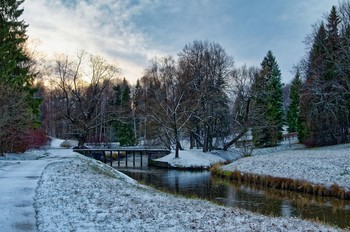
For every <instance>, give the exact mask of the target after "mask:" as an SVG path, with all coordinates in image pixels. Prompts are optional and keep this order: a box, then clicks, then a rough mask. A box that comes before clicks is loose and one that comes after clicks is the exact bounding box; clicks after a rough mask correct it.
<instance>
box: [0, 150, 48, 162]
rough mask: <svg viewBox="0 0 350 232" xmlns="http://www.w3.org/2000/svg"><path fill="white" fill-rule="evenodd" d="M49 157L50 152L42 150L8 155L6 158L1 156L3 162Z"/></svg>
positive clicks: (0, 159)
mask: <svg viewBox="0 0 350 232" xmlns="http://www.w3.org/2000/svg"><path fill="white" fill-rule="evenodd" d="M46 156H48V152H47V151H46V150H44V149H42V150H39V149H38V150H29V151H26V152H24V153H6V154H5V155H4V156H0V161H2V160H37V159H41V158H44V157H46Z"/></svg>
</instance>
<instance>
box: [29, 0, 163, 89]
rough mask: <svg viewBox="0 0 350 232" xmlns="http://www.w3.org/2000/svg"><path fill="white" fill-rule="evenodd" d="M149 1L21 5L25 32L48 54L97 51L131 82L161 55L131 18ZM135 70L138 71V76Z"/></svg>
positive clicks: (40, 0)
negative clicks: (148, 62)
mask: <svg viewBox="0 0 350 232" xmlns="http://www.w3.org/2000/svg"><path fill="white" fill-rule="evenodd" d="M148 4H150V2H149V1H142V3H141V2H140V3H138V4H135V5H133V4H130V3H129V2H128V1H123V0H120V1H115V0H100V1H82V0H80V1H54V0H30V1H26V2H25V4H24V5H23V6H24V20H25V21H26V23H28V24H29V28H28V35H29V36H30V38H32V39H33V38H34V39H35V38H37V39H39V40H40V41H41V43H40V47H39V48H38V49H40V50H41V51H45V52H46V53H47V54H49V55H53V54H56V53H64V54H68V55H74V54H76V52H77V51H78V50H86V51H87V52H90V53H93V54H98V55H102V56H104V57H106V58H107V59H108V60H111V61H112V62H114V60H116V61H117V62H118V63H119V64H120V65H123V66H122V67H120V68H121V69H122V71H123V72H124V75H125V76H127V77H130V79H131V80H130V81H131V82H134V81H135V80H136V79H137V78H140V73H142V72H141V71H140V70H142V69H143V68H144V67H145V66H146V65H147V60H149V59H150V58H152V57H153V56H155V55H158V54H163V53H162V52H160V51H157V50H155V49H152V48H151V46H150V45H149V44H150V41H149V40H148V39H147V38H146V36H145V35H144V34H143V33H141V32H139V30H138V29H137V28H135V26H134V24H133V22H132V17H134V16H135V15H137V14H139V13H140V12H141V10H142V9H144V8H145V7H147V5H148ZM136 73H139V75H137V74H136Z"/></svg>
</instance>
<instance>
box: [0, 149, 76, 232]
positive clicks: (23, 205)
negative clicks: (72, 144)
mask: <svg viewBox="0 0 350 232" xmlns="http://www.w3.org/2000/svg"><path fill="white" fill-rule="evenodd" d="M50 150H51V149H49V150H48V152H49V153H50V155H48V156H47V157H45V158H42V159H39V160H16V161H6V162H8V163H11V165H8V166H5V167H3V168H1V169H0V231H6V232H11V231H37V226H36V218H35V210H34V206H33V205H34V197H35V189H36V188H37V185H38V180H39V178H40V176H41V174H42V173H43V171H44V169H45V167H46V166H47V165H48V164H49V163H52V162H58V161H62V160H63V159H66V158H73V157H76V155H75V154H74V153H73V152H72V151H70V150H66V149H55V152H52V153H54V154H55V155H52V153H51V152H50ZM12 162H13V163H12Z"/></svg>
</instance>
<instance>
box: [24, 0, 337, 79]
mask: <svg viewBox="0 0 350 232" xmlns="http://www.w3.org/2000/svg"><path fill="white" fill-rule="evenodd" d="M337 4H338V0H310V1H301V0H295V1H287V0H261V1H243V0H217V1H211V0H203V1H202V0H201V1H198V0H178V1H162V0H142V1H141V0H140V1H138V0H99V1H90V0H27V1H25V3H24V4H23V6H24V16H23V17H24V20H25V22H26V23H28V24H29V28H28V35H29V37H30V38H31V39H38V40H40V41H41V42H40V45H39V46H38V47H37V49H38V50H39V51H41V52H45V53H46V54H48V55H51V56H52V55H54V54H57V53H60V54H61V53H64V54H67V55H70V56H74V55H75V54H76V53H77V51H78V50H86V51H87V52H89V53H92V54H96V55H101V56H103V57H105V58H106V59H107V60H108V61H110V62H111V63H117V64H118V66H119V68H120V69H121V70H122V72H123V73H122V76H123V77H126V78H127V79H129V81H130V82H132V83H135V81H136V79H138V78H141V77H142V74H143V70H144V69H145V68H147V66H148V65H149V60H150V59H152V58H153V57H155V56H165V55H172V56H176V55H177V54H178V53H179V52H180V51H181V50H182V48H183V47H184V46H185V45H186V44H188V43H191V42H193V40H209V41H215V42H218V43H220V44H221V45H222V47H223V48H224V49H225V50H226V52H227V53H228V54H229V55H231V56H233V57H234V59H235V62H236V65H241V64H247V65H255V66H259V65H260V62H261V60H262V59H263V57H264V56H265V55H266V53H267V51H268V50H272V51H273V52H274V54H275V55H276V58H277V62H278V63H279V65H280V68H281V70H282V77H283V80H284V81H285V82H286V81H289V80H290V79H291V77H292V75H293V74H292V73H290V70H291V69H292V67H293V66H294V65H295V64H296V63H298V61H299V60H300V58H301V57H303V56H304V53H305V45H304V44H303V40H304V39H305V37H306V35H307V34H308V33H310V32H311V30H312V27H311V25H312V24H314V23H316V22H317V21H318V20H320V19H322V16H323V15H324V14H325V13H327V12H329V10H330V8H331V6H332V5H337Z"/></svg>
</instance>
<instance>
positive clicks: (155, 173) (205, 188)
mask: <svg viewBox="0 0 350 232" xmlns="http://www.w3.org/2000/svg"><path fill="white" fill-rule="evenodd" d="M118 170H120V171H122V172H123V173H125V174H127V175H128V176H130V177H131V178H133V179H135V180H138V181H142V182H143V183H145V184H148V185H151V186H154V187H156V188H157V189H160V190H165V191H167V192H173V193H177V194H181V195H185V196H197V197H199V198H203V199H208V200H211V201H215V202H217V203H219V204H222V205H226V206H232V207H238V208H242V209H246V210H249V211H252V212H256V213H260V214H264V215H273V216H282V217H300V218H303V219H313V220H318V221H320V222H325V223H328V224H331V225H336V226H339V227H342V228H348V227H350V201H343V200H339V199H334V198H327V197H318V196H311V195H304V194H300V193H295V192H290V191H281V190H273V189H268V188H264V189H262V188H255V187H252V186H247V185H243V184H237V183H229V182H227V181H223V180H220V179H217V178H214V177H212V176H211V175H210V172H209V171H196V172H194V171H179V170H167V169H158V168H151V167H142V168H140V167H139V168H124V167H123V168H118Z"/></svg>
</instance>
